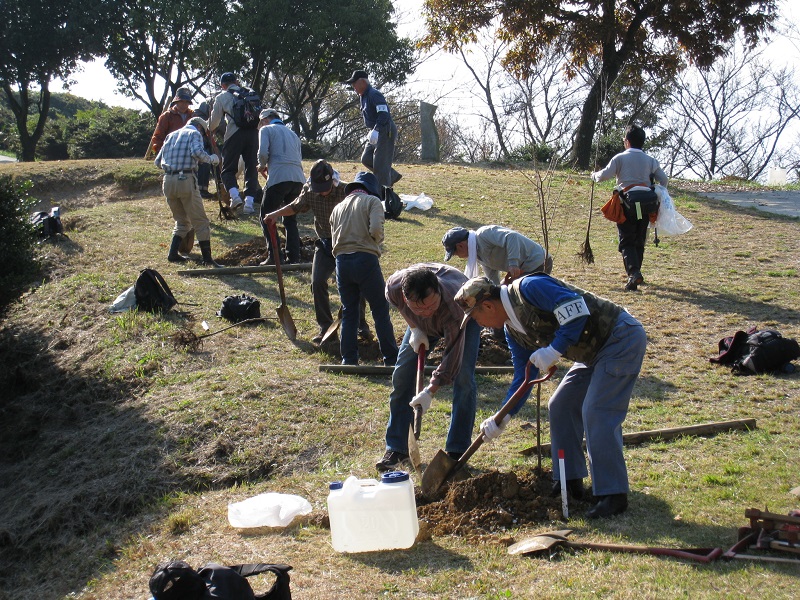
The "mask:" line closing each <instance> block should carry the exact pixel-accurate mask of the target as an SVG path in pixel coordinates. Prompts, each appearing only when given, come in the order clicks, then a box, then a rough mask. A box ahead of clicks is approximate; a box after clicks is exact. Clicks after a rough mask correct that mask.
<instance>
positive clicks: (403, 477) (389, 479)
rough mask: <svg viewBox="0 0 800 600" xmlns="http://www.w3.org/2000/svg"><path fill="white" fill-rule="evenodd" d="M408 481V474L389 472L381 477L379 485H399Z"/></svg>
mask: <svg viewBox="0 0 800 600" xmlns="http://www.w3.org/2000/svg"><path fill="white" fill-rule="evenodd" d="M402 481H408V473H406V472H405V471H389V472H388V473H384V474H383V475H381V483H400V482H402Z"/></svg>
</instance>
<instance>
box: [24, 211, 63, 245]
mask: <svg viewBox="0 0 800 600" xmlns="http://www.w3.org/2000/svg"><path fill="white" fill-rule="evenodd" d="M31 225H33V226H34V227H35V228H36V233H37V234H38V235H39V237H40V238H44V239H49V238H51V237H53V236H54V235H64V225H63V224H62V223H61V211H60V209H59V208H58V207H57V206H54V207H53V208H52V209H50V211H49V212H46V211H41V212H37V213H33V214H32V215H31Z"/></svg>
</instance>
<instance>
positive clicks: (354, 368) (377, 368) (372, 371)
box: [319, 365, 514, 375]
mask: <svg viewBox="0 0 800 600" xmlns="http://www.w3.org/2000/svg"><path fill="white" fill-rule="evenodd" d="M434 369H435V367H433V366H430V365H428V366H426V367H425V373H428V374H430V373H433V371H434ZM319 370H320V371H322V372H323V373H343V374H347V375H391V374H392V372H393V371H394V367H384V366H383V365H320V366H319ZM513 372H514V367H475V374H476V375H500V374H505V373H513Z"/></svg>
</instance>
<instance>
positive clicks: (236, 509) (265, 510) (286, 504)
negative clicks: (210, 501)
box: [228, 492, 311, 529]
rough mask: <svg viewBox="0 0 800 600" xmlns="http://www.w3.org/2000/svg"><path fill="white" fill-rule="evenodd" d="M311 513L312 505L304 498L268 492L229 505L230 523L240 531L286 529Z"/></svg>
mask: <svg viewBox="0 0 800 600" xmlns="http://www.w3.org/2000/svg"><path fill="white" fill-rule="evenodd" d="M310 512H311V503H310V502H309V501H308V500H306V499H305V498H303V497H302V496H295V495H293V494H278V493H275V492H267V493H266V494H259V495H258V496H253V497H252V498H248V499H247V500H242V501H241V502H234V503H232V504H228V522H229V523H230V524H231V525H232V526H233V527H237V528H239V529H246V528H248V527H286V526H287V525H289V524H290V523H291V522H292V521H293V520H294V518H295V517H296V516H298V515H307V514H308V513H310Z"/></svg>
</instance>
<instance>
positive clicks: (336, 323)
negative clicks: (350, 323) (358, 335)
mask: <svg viewBox="0 0 800 600" xmlns="http://www.w3.org/2000/svg"><path fill="white" fill-rule="evenodd" d="M341 325H342V307H341V306H340V307H339V313H338V314H337V315H336V318H335V319H334V320H333V323H331V324H330V326H329V327H328V329H327V330H326V331H325V335H323V336H322V341H321V342H320V344H325V343H327V341H328V340H329V339H331V338H332V337H333V336H334V335H336V332H337V331H339V327H341Z"/></svg>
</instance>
